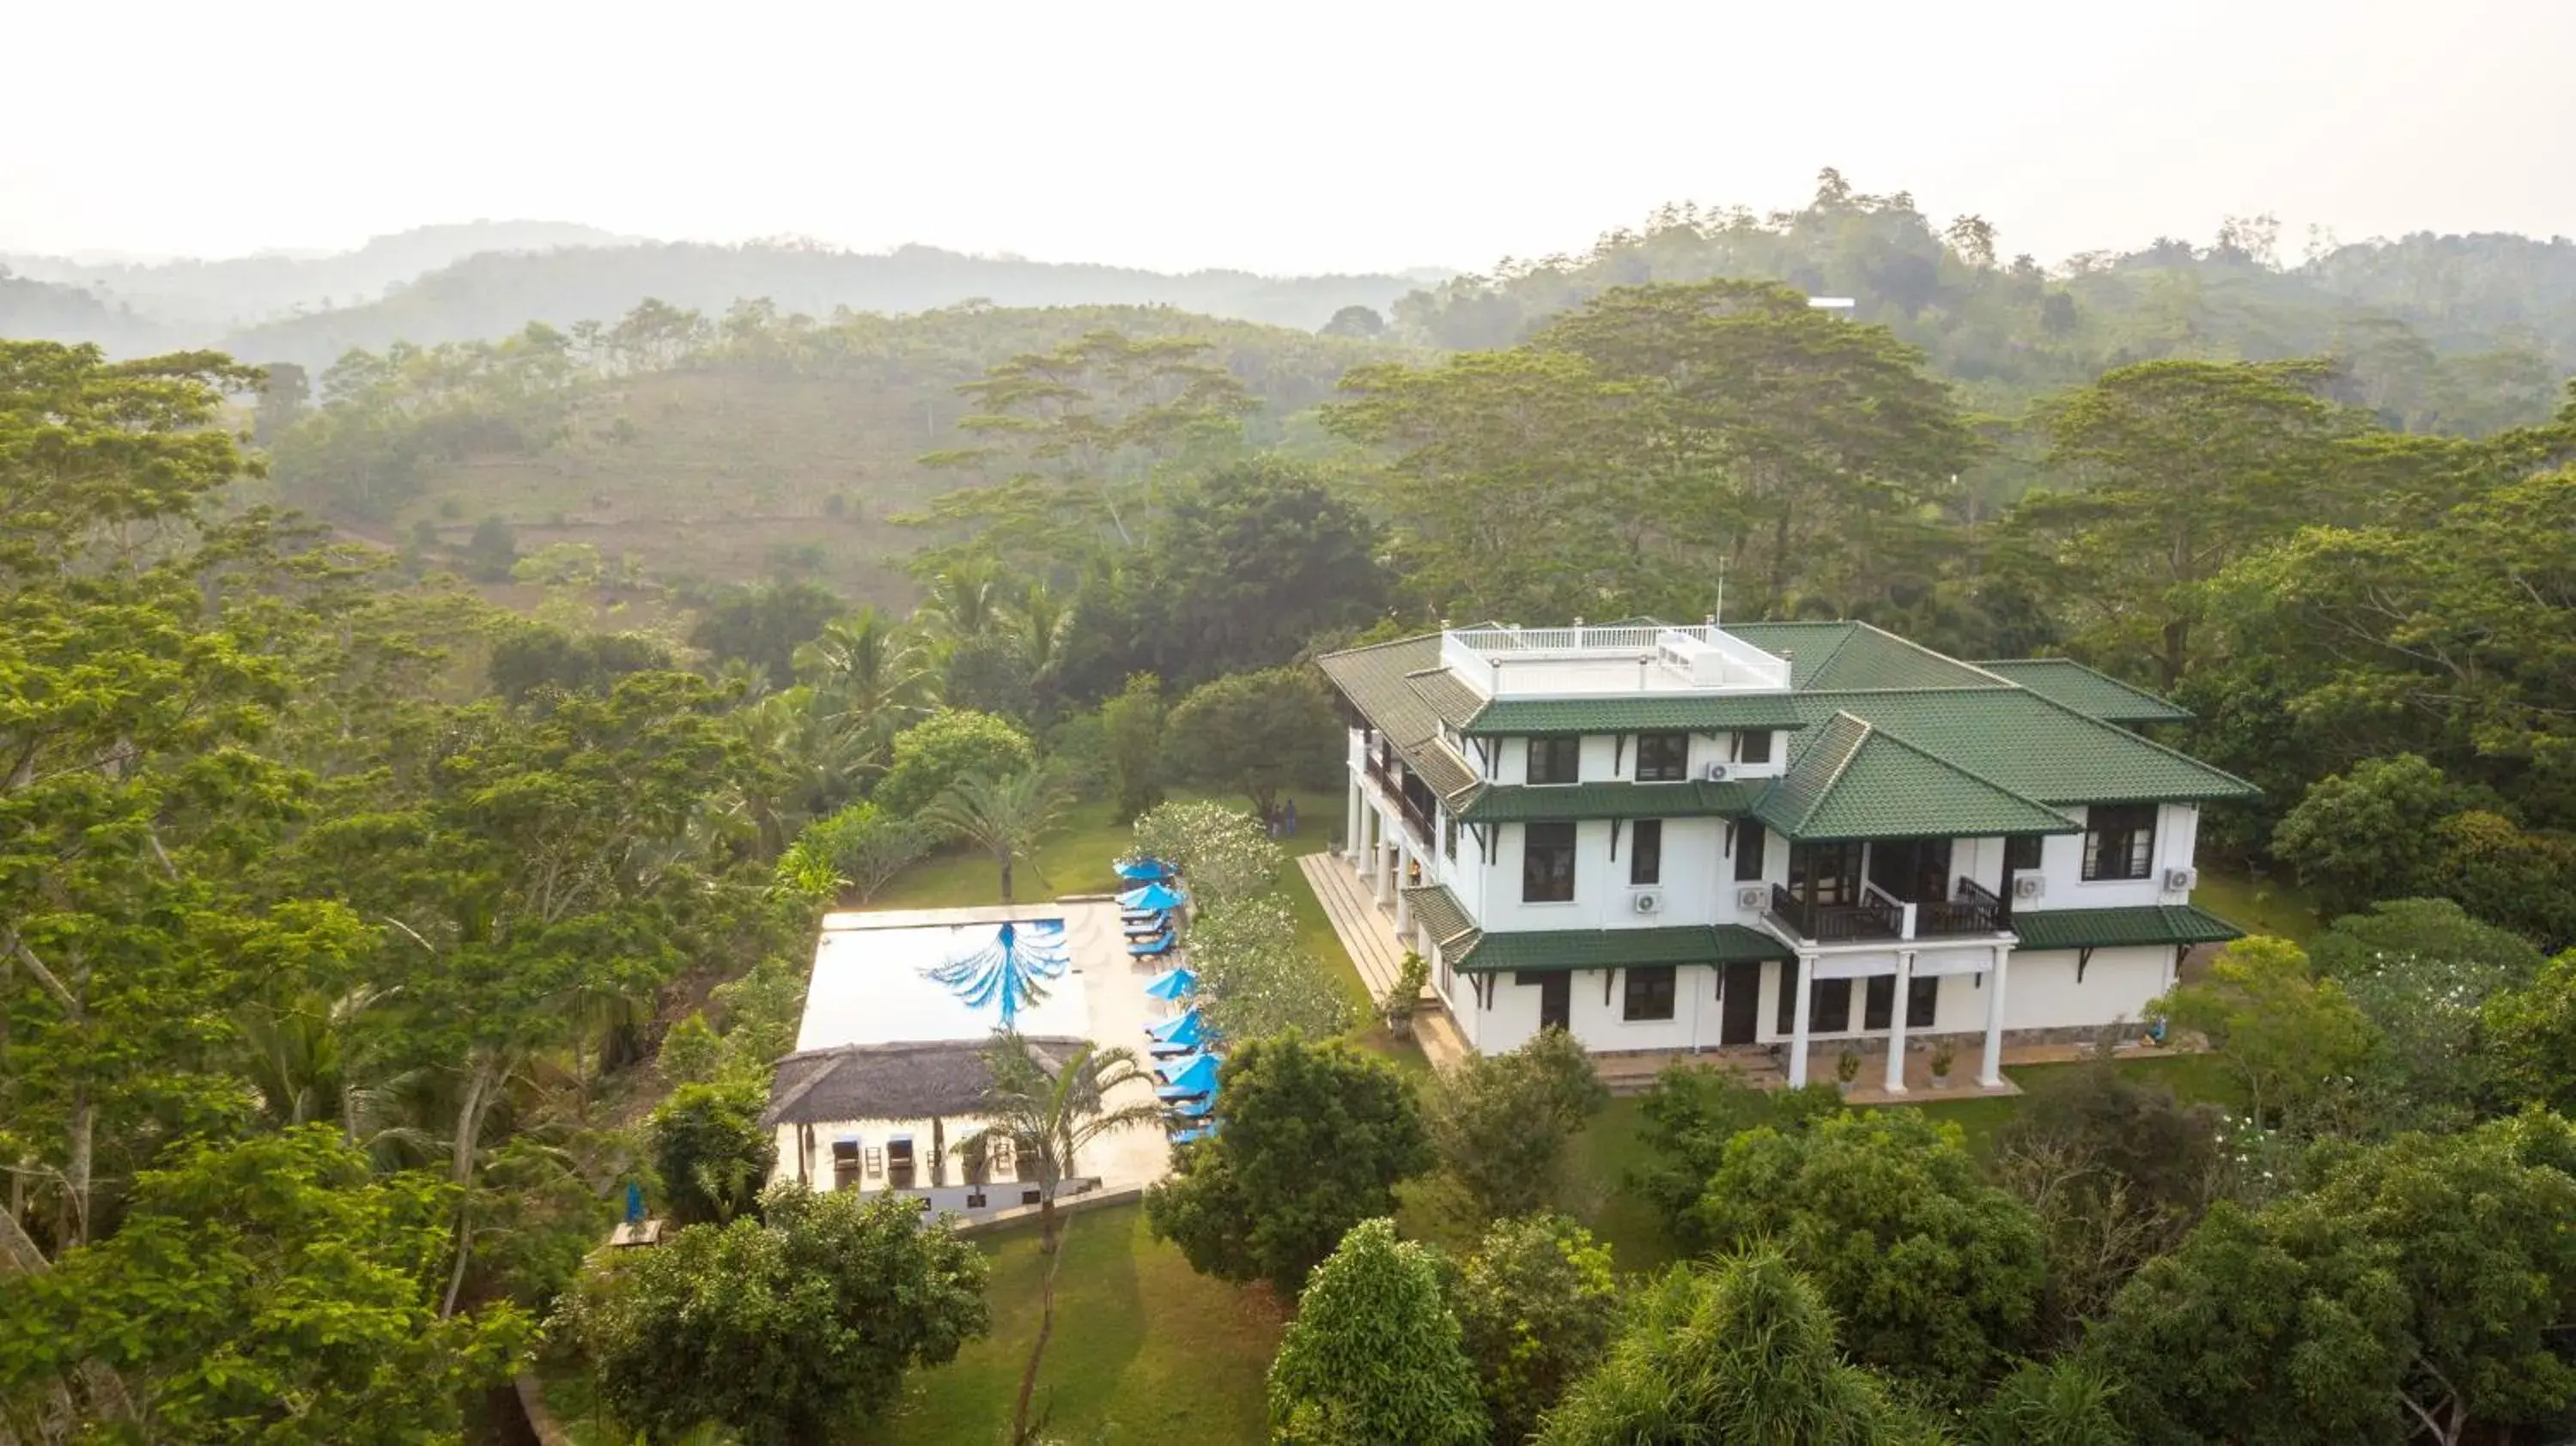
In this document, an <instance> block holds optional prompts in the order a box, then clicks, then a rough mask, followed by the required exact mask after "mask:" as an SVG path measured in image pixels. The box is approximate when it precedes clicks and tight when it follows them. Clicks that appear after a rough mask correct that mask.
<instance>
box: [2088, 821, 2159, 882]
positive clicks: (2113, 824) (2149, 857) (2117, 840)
mask: <svg viewBox="0 0 2576 1446" xmlns="http://www.w3.org/2000/svg"><path fill="white" fill-rule="evenodd" d="M2084 812H2085V819H2086V823H2085V831H2084V878H2085V881H2086V882H2088V883H2089V882H2091V881H2093V880H2095V879H2143V878H2145V877H2146V876H2147V872H2148V866H2149V865H2150V864H2152V863H2153V862H2154V860H2155V856H2156V806H2155V805H2154V804H2152V803H2124V804H2118V805H2109V804H2099V803H2097V804H2095V805H2093V806H2092V807H2091V808H2089V809H2086V810H2085V811H2084Z"/></svg>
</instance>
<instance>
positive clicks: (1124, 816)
mask: <svg viewBox="0 0 2576 1446" xmlns="http://www.w3.org/2000/svg"><path fill="white" fill-rule="evenodd" d="M1163 714H1164V708H1163V680H1162V679H1160V678H1157V677H1155V676H1154V675H1153V674H1151V673H1130V674H1128V675H1127V686H1126V687H1125V688H1124V689H1123V690H1121V691H1120V692H1119V694H1118V696H1116V697H1114V698H1111V699H1110V700H1109V701H1107V702H1105V703H1103V704H1101V705H1100V732H1101V736H1102V740H1103V742H1104V743H1105V744H1106V745H1107V746H1106V750H1105V751H1106V752H1107V753H1108V755H1109V788H1110V791H1111V793H1113V794H1114V795H1116V798H1117V808H1118V818H1119V820H1120V821H1121V822H1127V823H1132V822H1134V821H1135V819H1136V817H1137V816H1138V815H1139V814H1142V813H1144V812H1145V811H1146V810H1148V809H1151V808H1152V807H1154V806H1155V805H1156V804H1158V803H1161V802H1162V801H1163V778H1164V776H1165V773H1166V771H1167V767H1168V765H1166V764H1165V762H1164V759H1163V745H1164V738H1165V734H1164V726H1163Z"/></svg>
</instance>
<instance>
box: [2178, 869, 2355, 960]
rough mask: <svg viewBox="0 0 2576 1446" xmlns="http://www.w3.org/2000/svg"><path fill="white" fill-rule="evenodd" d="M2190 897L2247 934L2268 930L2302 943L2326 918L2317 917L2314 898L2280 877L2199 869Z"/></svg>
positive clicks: (2320, 927) (2324, 923)
mask: <svg viewBox="0 0 2576 1446" xmlns="http://www.w3.org/2000/svg"><path fill="white" fill-rule="evenodd" d="M2191 901H2192V902H2193V903H2195V904H2198V905H2199V906H2201V907H2202V908H2204V909H2207V910H2208V911H2209V912H2211V913H2213V914H2216V915H2217V916H2218V917H2220V918H2222V919H2225V920H2226V921H2227V922H2229V923H2231V924H2234V925H2235V926H2236V927H2238V928H2240V929H2242V930H2244V931H2245V932H2246V933H2248V934H2272V935H2277V936H2278V937H2280V938H2283V939H2288V940H2291V941H2293V942H2296V943H2302V944H2304V943H2306V942H2307V939H2308V936H2309V935H2311V934H2314V933H2316V932H2317V931H2318V930H2320V929H2323V928H2324V927H2325V926H2326V922H2327V921H2326V920H2324V919H2322V918H2320V917H2318V915H2317V906H2316V902H2315V901H2314V900H2312V899H2310V898H2309V897H2308V896H2307V894H2306V892H2305V891H2304V890H2302V889H2300V888H2299V886H2298V885H2296V884H2294V883H2291V882H2290V881H2289V880H2287V879H2283V878H2265V879H2259V880H2258V879H2251V878H2247V877H2246V876H2244V875H2243V874H2235V873H2222V872H2220V871H2219V870H2217V869H2203V870H2201V871H2200V887H2199V888H2197V889H2194V890H2193V891H2192V899H2191Z"/></svg>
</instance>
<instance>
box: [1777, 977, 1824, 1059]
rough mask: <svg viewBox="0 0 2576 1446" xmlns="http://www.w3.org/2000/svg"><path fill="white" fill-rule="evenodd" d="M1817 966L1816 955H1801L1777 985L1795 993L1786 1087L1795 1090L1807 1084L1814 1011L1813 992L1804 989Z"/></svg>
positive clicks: (1806, 988)
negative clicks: (1794, 1010) (1795, 999)
mask: <svg viewBox="0 0 2576 1446" xmlns="http://www.w3.org/2000/svg"><path fill="white" fill-rule="evenodd" d="M1815 967H1816V956H1815V955H1813V954H1800V955H1799V956H1798V957H1797V958H1796V959H1794V960H1792V961H1791V962H1790V963H1789V964H1788V965H1787V966H1786V967H1785V968H1783V969H1782V970H1781V971H1780V975H1781V978H1780V982H1781V984H1782V985H1783V986H1784V987H1786V988H1791V989H1795V990H1797V991H1798V993H1797V1003H1796V1006H1795V1007H1796V1009H1797V1016H1796V1018H1795V1021H1794V1023H1793V1025H1792V1027H1791V1028H1790V1030H1789V1088H1791V1089H1798V1088H1800V1087H1802V1086H1804V1085H1805V1084H1806V1082H1807V1026H1808V1023H1809V1019H1808V1015H1809V1014H1810V1013H1811V1012H1812V1011H1813V1010H1814V1008H1815V1004H1816V1000H1815V991H1814V990H1813V989H1810V988H1808V987H1807V974H1808V971H1809V970H1812V969H1814V968H1815Z"/></svg>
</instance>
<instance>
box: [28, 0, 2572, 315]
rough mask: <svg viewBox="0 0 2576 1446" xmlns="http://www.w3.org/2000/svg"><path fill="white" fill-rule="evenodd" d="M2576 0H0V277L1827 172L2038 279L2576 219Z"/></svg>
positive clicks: (1286, 235) (1798, 183) (1289, 264)
mask: <svg viewBox="0 0 2576 1446" xmlns="http://www.w3.org/2000/svg"><path fill="white" fill-rule="evenodd" d="M2571 76H2576V0H2441V3H2431V0H2406V3H2399V0H2334V3H2310V0H2226V3H2209V0H2167V3H2163V4H2152V5H2137V4H2126V5H2111V4H2101V3H2092V0H2047V3H2038V0H2033V3H2021V0H1915V3H1884V4H1882V3H1867V0H1841V3H1835V0H1805V3H1786V0H1769V3H1765V4H1762V5H1758V6H1749V5H1735V4H1729V3H1720V0H1702V3H1698V4H1664V5H1657V4H1643V3H1622V0H1594V3H1589V4H1575V5H1567V4H1555V5H1547V6H1543V7H1542V6H1528V5H1518V4H1513V3H1511V0H1489V3H1482V4H1469V3H1454V4H1453V3H1428V0H1419V3H1417V0H1372V3H1342V0H1310V3H1304V4H1295V5H1276V4H1274V5H1266V6H1255V5H1247V4H1243V3H1240V0H1191V3H1160V0H1088V3H1084V0H1054V3H1042V4H1020V3H1015V0H974V3H954V0H951V3H942V0H927V3H924V0H906V3H903V4H899V5H898V4H884V3H878V0H839V3H812V4H804V3H788V0H723V3H708V0H690V3H668V0H616V3H587V0H582V3H576V0H498V3H496V0H438V3H426V0H257V3H247V4H244V3H235V4H212V3H205V0H190V3H184V4H183V3H167V4H164V3H139V0H78V3H69V0H65V3H56V0H0V250H18V251H50V252H64V251H75V250H77V251H123V252H140V253H178V254H192V255H204V256H223V255H237V254H242V253H246V252H251V251H256V250H260V249H264V248H275V247H284V248H297V249H340V248H345V247H349V246H353V245H356V244H357V243H359V242H361V241H363V240H364V239H365V238H366V237H368V236H370V235H373V234H377V233H381V232H389V231H396V230H401V229H404V228H406V227H410V226H414V225H419V224H423V223H427V222H438V221H461V220H471V219H474V218H478V217H485V218H494V219H499V218H541V219H548V220H568V221H583V222H588V223H591V224H594V225H599V226H606V227H609V228H612V229H615V230H619V231H625V232H632V233H636V234H641V235H647V236H654V237H660V238H668V239H681V238H688V239H706V240H740V239H745V238H750V237H756V236H774V235H786V234H793V235H803V236H811V237H815V238H818V239H821V240H825V241H829V242H833V243H837V244H841V245H846V246H852V247H857V248H861V249H876V248H881V247H885V246H891V245H896V244H900V243H903V242H907V241H921V242H928V243H932V244H937V245H943V246H950V247H956V248H960V249H965V250H974V251H995V252H1001V251H1007V252H1016V253H1019V254H1022V255H1027V256H1032V257H1037V258H1040V259H1044V260H1093V261H1114V262H1123V263H1130V264H1136V265H1144V266H1152V267H1157V268H1188V267H1198V266H1212V265H1225V266H1241V267H1248V268H1251V269H1254V270H1260V271H1270V272H1296V271H1318V270H1328V269H1329V270H1361V269H1382V268H1393V267H1402V266H1412V265H1449V266H1458V267H1465V268H1471V269H1481V268H1482V267H1484V266H1487V265H1489V264H1491V263H1492V262H1493V261H1494V260H1495V259H1496V258H1497V257H1500V256H1503V255H1522V256H1532V255H1540V254H1544V253H1546V252H1548V251H1552V250H1560V249H1579V248H1580V247H1582V246H1584V245H1585V244H1587V243H1588V242H1589V241H1590V240H1591V239H1592V237H1593V236H1594V235H1596V234H1597V233H1598V232H1600V231H1601V230H1603V229H1605V228H1608V227H1611V226H1615V225H1620V224H1625V223H1630V222H1633V221H1635V220H1637V219H1639V218H1640V217H1642V216H1643V215H1644V214H1645V213H1646V212H1647V211H1648V210H1650V209H1651V208H1653V207H1654V206H1655V205H1657V204H1658V203H1660V202H1663V201H1667V200H1679V199H1695V200H1700V201H1705V202H1717V203H1735V202H1743V203H1746V204H1750V205H1752V206H1754V207H1756V208H1757V209H1771V208H1774V207H1780V206H1788V205H1795V204H1798V203H1799V202H1801V201H1803V200H1804V199H1805V197H1806V196H1807V195H1808V194H1809V193H1810V191H1811V188H1812V178H1813V176H1814V174H1815V171H1816V169H1817V168H1818V167H1820V166H1824V165H1834V166H1839V167H1841V168H1842V169H1843V171H1844V172H1845V174H1846V175H1848V176H1849V177H1850V178H1851V180H1852V181H1853V183H1854V184H1855V185H1857V186H1859V187H1860V188H1862V189H1864V190H1871V191H1892V190H1899V189H1903V190H1910V191H1912V192H1913V193H1914V195H1915V197H1916V199H1917V203H1918V204H1919V205H1920V206H1921V208H1922V209H1923V210H1924V211H1925V212H1926V214H1928V215H1931V216H1932V217H1934V218H1935V221H1936V223H1938V222H1939V221H1942V220H1946V219H1947V218H1948V217H1950V216H1952V215H1955V214H1958V213H1961V212H1968V211H1974V212H1978V213H1981V214H1983V215H1984V216H1986V217H1987V218H1988V219H1989V220H1991V221H1993V222H1994V223H1995V224H1996V225H1997V226H1998V227H1999V228H2000V229H2001V231H2002V243H2003V247H2004V249H2005V250H2006V251H2007V252H2008V253H2009V252H2014V251H2025V250H2026V251H2030V252H2033V253H2036V254H2037V255H2039V256H2040V257H2041V258H2042V259H2044V260H2048V261H2052V262H2053V261H2056V260H2058V259H2061V258H2062V257H2064V256H2065V255H2067V254H2068V253H2071V252H2075V251H2080V250H2086V249H2090V248H2094V247H2103V246H2116V247H2126V246H2134V245H2137V244H2140V243H2143V242H2145V241H2147V240H2149V239H2152V238H2153V237H2154V236H2156V235H2158V234H2160V233H2174V234H2179V235H2184V236H2187V237H2190V238H2192V239H2194V240H2202V241H2205V240H2207V239H2208V237H2209V236H2210V234H2211V233H2212V232H2213V231H2214V230H2215V229H2216V227H2217V224H2218V221H2219V219H2220V218H2221V217H2222V216H2223V215H2226V214H2229V213H2251V212H2255V211H2262V210H2270V211H2273V212H2275V213H2276V214H2278V215H2279V217H2280V218H2281V220H2282V221H2283V223H2284V226H2283V244H2282V250H2283V251H2284V253H2286V254H2287V255H2289V256H2291V257H2295V255H2296V254H2297V252H2298V250H2299V249H2300V246H2301V245H2302V243H2303V240H2304V237H2305V234H2306V228H2307V227H2308V226H2309V225H2310V224H2311V223H2315V224H2322V225H2325V226H2329V227H2331V228H2332V229H2333V230H2334V231H2335V232H2336V233H2337V234H2338V235H2340V236H2341V237H2342V238H2343V239H2345V240H2358V239H2362V238H2364V237H2368V236H2372V235H2397V234H2400V233H2403V232H2406V231H2412V230H2426V229H2430V230H2444V231H2458V230H2513V231H2522V232H2527V233H2531V234H2535V235H2542V236H2546V235H2550V234H2554V233H2576V185H2570V184H2569V181H2570V178H2571V177H2576V82H2571Z"/></svg>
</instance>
